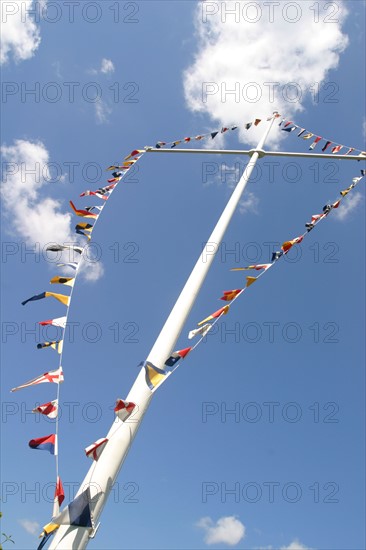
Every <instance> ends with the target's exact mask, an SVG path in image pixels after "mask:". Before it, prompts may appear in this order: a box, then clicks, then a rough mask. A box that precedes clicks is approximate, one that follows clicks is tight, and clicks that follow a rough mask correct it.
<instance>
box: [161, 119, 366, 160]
mask: <svg viewBox="0 0 366 550" xmlns="http://www.w3.org/2000/svg"><path fill="white" fill-rule="evenodd" d="M272 118H281V121H280V122H279V124H278V125H279V126H280V127H281V130H282V131H284V132H288V133H292V132H294V131H295V130H300V131H299V133H298V134H297V137H299V138H300V137H301V139H305V140H309V139H311V138H314V141H313V142H312V143H311V145H310V147H309V151H313V150H314V149H315V147H316V146H317V145H318V144H319V143H321V141H322V140H323V141H324V145H323V147H322V149H321V150H322V152H323V153H324V152H325V151H326V150H327V149H328V148H329V147H330V146H332V147H331V152H332V154H336V153H337V154H338V153H340V152H341V151H342V150H345V152H344V153H342V154H343V155H350V154H351V153H359V156H360V157H365V156H366V151H361V149H356V148H355V147H349V146H347V145H342V144H341V143H337V142H335V141H332V140H330V139H328V138H323V137H321V136H319V135H318V134H316V133H315V132H311V131H309V130H307V129H306V128H302V127H301V126H299V125H298V124H295V122H292V120H289V119H287V118H284V117H282V115H280V114H279V113H275V114H274V115H272V116H271V117H268V118H267V119H266V121H269V120H272ZM261 122H262V119H260V118H256V119H255V120H254V121H252V122H247V123H245V124H244V125H243V128H245V129H246V130H249V129H250V128H251V127H252V126H258V125H259V124H260V123H261ZM240 127H241V125H234V126H223V127H222V128H221V129H220V130H216V131H214V132H208V133H206V134H198V135H197V136H191V137H184V138H181V139H178V140H175V141H169V142H165V141H158V142H157V143H156V144H155V148H156V149H167V148H169V147H170V149H173V148H174V147H177V145H180V144H182V145H186V144H187V143H190V142H192V141H201V140H203V139H209V138H211V139H215V137H216V136H217V135H220V134H224V133H226V132H228V131H233V130H237V129H239V128H240Z"/></svg>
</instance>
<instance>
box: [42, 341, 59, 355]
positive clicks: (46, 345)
mask: <svg viewBox="0 0 366 550" xmlns="http://www.w3.org/2000/svg"><path fill="white" fill-rule="evenodd" d="M63 343H64V341H63V340H53V341H52V342H42V343H40V344H37V349H45V348H52V349H54V350H55V351H57V353H62V347H63Z"/></svg>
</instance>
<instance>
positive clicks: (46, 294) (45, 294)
mask: <svg viewBox="0 0 366 550" xmlns="http://www.w3.org/2000/svg"><path fill="white" fill-rule="evenodd" d="M42 298H55V299H56V300H58V301H59V302H61V303H62V304H64V305H65V306H68V305H69V304H70V296H65V294H56V293H55V292H42V294H36V295H35V296H32V297H31V298H28V300H24V302H22V306H25V304H27V303H28V302H34V301H36V300H42Z"/></svg>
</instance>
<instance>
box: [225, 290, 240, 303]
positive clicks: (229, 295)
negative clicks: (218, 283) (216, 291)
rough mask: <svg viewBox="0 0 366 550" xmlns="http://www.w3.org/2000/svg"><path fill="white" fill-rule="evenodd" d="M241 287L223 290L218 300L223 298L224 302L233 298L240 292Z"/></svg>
mask: <svg viewBox="0 0 366 550" xmlns="http://www.w3.org/2000/svg"><path fill="white" fill-rule="evenodd" d="M242 290H243V289H242V288H236V289H235V290H224V292H223V296H221V298H220V300H224V301H225V302H231V300H234V298H236V297H237V296H238V294H240V293H241V292H242Z"/></svg>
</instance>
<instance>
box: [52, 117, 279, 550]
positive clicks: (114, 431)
mask: <svg viewBox="0 0 366 550" xmlns="http://www.w3.org/2000/svg"><path fill="white" fill-rule="evenodd" d="M275 114H276V113H274V115H273V117H272V119H271V120H270V122H269V124H268V127H267V128H266V130H265V132H264V135H263V137H262V139H261V140H260V142H259V143H258V145H257V148H256V149H254V150H253V151H252V152H251V158H250V161H249V163H248V165H247V167H246V169H245V171H244V173H243V175H242V177H241V178H240V180H239V182H238V184H237V186H236V188H235V189H234V191H233V193H232V195H231V197H230V199H229V201H228V203H227V205H226V207H225V209H224V211H223V212H222V214H221V216H220V218H219V220H218V222H217V224H216V227H215V228H214V230H213V232H212V234H211V236H210V238H209V240H208V242H207V244H206V247H205V249H204V250H203V251H202V253H201V255H200V257H199V258H198V261H197V263H196V265H195V266H194V268H193V270H192V273H191V274H190V276H189V277H188V280H187V282H186V284H185V286H184V288H183V290H182V292H181V293H180V295H179V297H178V300H177V301H176V303H175V305H174V307H173V309H172V310H171V312H170V315H169V317H168V318H167V320H166V322H165V324H164V326H163V328H162V330H161V332H160V334H159V336H158V338H157V339H156V341H155V344H154V345H153V347H152V349H151V351H150V353H149V355H148V357H147V361H149V362H151V363H153V365H155V366H156V367H158V368H160V369H163V367H164V363H165V361H166V359H167V358H168V357H169V356H170V354H171V352H172V351H173V350H174V346H175V344H176V342H177V340H178V338H179V335H180V333H181V331H182V329H183V326H184V324H185V322H186V320H187V317H188V315H189V313H190V311H191V309H192V307H193V305H194V303H195V301H196V298H197V296H198V293H199V291H200V288H201V286H202V284H203V282H204V280H205V278H206V275H207V273H208V271H209V269H210V267H211V264H212V262H213V260H214V258H215V256H216V253H217V251H218V250H219V246H220V244H221V242H222V239H223V237H224V235H225V231H226V229H227V227H228V225H229V223H230V220H231V218H232V217H233V214H234V212H235V210H236V208H237V206H238V203H239V201H240V198H241V196H242V194H243V192H244V189H245V187H246V185H247V183H248V180H249V178H250V175H251V173H252V171H253V169H254V166H255V165H256V162H257V160H258V158H260V157H261V156H263V151H262V147H263V145H264V143H265V141H266V139H267V136H268V134H269V132H270V130H271V128H272V125H273V121H274V120H275V118H274V117H275ZM207 245H210V251H209V252H210V253H209V254H208V250H207ZM211 247H212V248H211ZM151 398H152V393H151V391H150V389H149V388H148V386H147V384H146V380H145V369H144V367H142V368H141V370H140V372H139V374H138V375H137V378H136V380H135V382H134V384H133V386H132V388H131V390H130V392H129V394H128V396H127V398H126V400H127V401H132V402H133V403H136V405H137V407H136V408H138V411H137V413H136V414H133V415H132V416H131V417H130V418H129V419H128V420H127V421H125V422H122V421H120V420H119V419H118V418H116V420H115V422H114V423H113V424H112V426H111V428H110V430H109V432H108V435H107V436H106V437H107V439H108V443H107V445H106V446H105V448H104V450H103V452H102V454H101V455H100V457H99V459H98V461H94V462H93V464H92V466H91V467H90V469H89V471H88V473H87V475H86V477H85V479H84V481H83V482H82V484H81V486H80V489H79V491H78V493H77V494H78V495H79V494H81V493H82V492H83V491H85V489H87V487H90V493H91V497H92V503H91V506H90V507H91V510H92V516H93V520H94V524H95V526H96V527H97V522H98V520H99V517H100V515H101V513H102V510H103V507H104V505H105V503H106V501H107V499H108V496H109V493H110V491H111V489H112V486H113V484H114V482H115V481H116V479H117V476H118V473H119V471H120V469H121V466H122V464H123V462H124V460H125V458H126V456H127V453H128V451H129V449H130V446H131V444H132V441H133V439H134V437H135V435H136V432H137V430H138V428H139V426H140V424H141V421H142V419H143V416H144V414H145V412H146V410H147V409H148V406H149V404H150V401H151ZM94 534H95V533H91V531H90V529H87V528H85V527H73V526H70V525H61V526H60V527H59V529H58V530H57V531H56V533H55V536H54V538H53V540H52V541H51V544H50V546H49V548H50V549H52V550H55V549H58V550H61V549H62V550H71V549H73V550H76V549H79V550H80V549H83V548H86V546H87V544H88V541H89V538H90V536H94Z"/></svg>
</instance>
